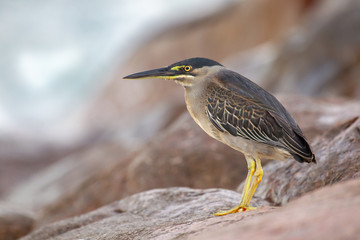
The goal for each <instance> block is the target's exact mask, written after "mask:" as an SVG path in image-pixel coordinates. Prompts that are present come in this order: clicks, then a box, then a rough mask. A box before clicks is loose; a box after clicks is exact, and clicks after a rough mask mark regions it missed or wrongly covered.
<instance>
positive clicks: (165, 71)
mask: <svg viewBox="0 0 360 240" xmlns="http://www.w3.org/2000/svg"><path fill="white" fill-rule="evenodd" d="M176 75H177V72H176V71H174V70H169V68H168V67H164V68H158V69H153V70H148V71H144V72H138V73H134V74H130V75H128V76H126V77H124V79H145V78H164V79H171V78H173V77H174V76H176Z"/></svg>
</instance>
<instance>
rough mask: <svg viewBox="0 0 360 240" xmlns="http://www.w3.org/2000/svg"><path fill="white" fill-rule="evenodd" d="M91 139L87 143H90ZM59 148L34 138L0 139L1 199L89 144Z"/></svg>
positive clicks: (14, 137) (2, 137) (13, 137)
mask: <svg viewBox="0 0 360 240" xmlns="http://www.w3.org/2000/svg"><path fill="white" fill-rule="evenodd" d="M91 140H92V139H91V138H89V139H88V140H87V141H88V142H90V141H91ZM88 142H83V143H81V144H78V145H72V146H70V145H69V146H57V145H54V144H51V143H48V142H45V141H35V140H34V139H32V138H27V137H24V136H22V137H20V136H12V137H9V136H7V137H4V136H1V137H0V166H1V167H0V197H1V196H3V195H6V193H8V192H10V191H13V190H14V189H15V188H16V186H17V185H18V184H19V183H21V182H22V181H24V180H25V179H28V178H29V177H30V176H32V175H34V174H35V173H36V172H38V171H40V170H41V169H44V168H46V167H47V166H49V165H51V164H52V163H54V162H56V161H57V160H58V159H61V158H63V157H64V156H66V155H67V154H70V153H72V152H75V151H78V150H80V149H82V148H83V147H84V145H86V144H88Z"/></svg>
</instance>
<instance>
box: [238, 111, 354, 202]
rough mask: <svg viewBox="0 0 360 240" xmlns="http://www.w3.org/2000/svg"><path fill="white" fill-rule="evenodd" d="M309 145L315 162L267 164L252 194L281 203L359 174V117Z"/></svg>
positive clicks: (240, 187) (335, 128) (331, 130)
mask: <svg viewBox="0 0 360 240" xmlns="http://www.w3.org/2000/svg"><path fill="white" fill-rule="evenodd" d="M359 115H360V114H359ZM312 146H313V150H314V152H315V155H316V159H317V164H306V163H304V164H301V163H298V162H296V161H293V160H292V161H286V162H272V163H269V164H268V165H267V166H265V167H264V177H263V181H262V183H261V184H260V185H259V187H258V189H257V191H256V193H255V196H258V197H259V198H262V199H266V200H268V201H269V202H271V203H272V204H274V205H279V204H280V205H283V204H286V203H287V202H288V201H291V200H292V199H294V198H296V197H299V196H301V195H303V194H304V193H306V192H309V191H312V190H314V189H317V188H321V187H323V186H325V185H328V184H333V183H335V182H339V181H344V180H348V179H351V178H356V177H360V161H359V156H360V117H356V118H353V119H351V120H348V121H347V122H345V123H343V124H341V125H339V126H335V127H334V128H332V129H330V130H329V131H328V132H326V133H325V134H324V135H322V136H321V137H319V138H317V139H316V141H315V142H314V143H313V145H312ZM240 189H242V185H241V186H239V188H238V191H240Z"/></svg>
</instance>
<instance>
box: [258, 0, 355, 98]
mask: <svg viewBox="0 0 360 240" xmlns="http://www.w3.org/2000/svg"><path fill="white" fill-rule="evenodd" d="M359 8H360V2H359V1H357V0H344V1H337V0H325V1H318V2H317V3H316V4H315V5H314V7H313V9H312V10H311V11H309V12H308V14H306V15H304V18H303V20H302V21H301V22H300V24H299V25H297V26H296V28H294V29H293V31H292V32H290V33H289V34H288V37H287V38H285V40H284V41H283V42H281V43H279V45H278V47H277V49H276V53H275V54H274V55H273V57H274V59H273V61H271V63H270V66H267V69H269V71H268V72H267V73H266V74H264V75H263V76H264V78H266V80H265V79H263V80H260V81H261V82H263V83H264V86H265V87H266V88H267V89H269V90H272V91H278V92H294V93H298V94H305V95H310V96H316V97H320V96H321V97H323V96H330V95H333V96H334V95H335V96H345V97H350V98H360V82H359V78H360V71H359V66H360V61H359V57H358V56H359V54H360V32H359V31H354V29H359V28H360V15H359V14H358V12H359Z"/></svg>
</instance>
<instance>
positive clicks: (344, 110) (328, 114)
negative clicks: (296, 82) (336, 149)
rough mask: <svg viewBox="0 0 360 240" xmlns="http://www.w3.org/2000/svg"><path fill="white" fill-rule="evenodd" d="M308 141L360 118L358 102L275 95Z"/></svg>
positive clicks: (332, 98) (359, 103)
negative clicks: (348, 121)
mask: <svg viewBox="0 0 360 240" xmlns="http://www.w3.org/2000/svg"><path fill="white" fill-rule="evenodd" d="M276 96H277V98H278V99H279V101H280V102H281V103H283V105H284V106H285V108H286V109H287V110H288V111H289V112H290V113H291V115H292V116H293V117H294V119H295V120H296V122H297V123H298V124H299V126H300V127H301V130H302V131H303V133H304V134H305V136H306V138H307V139H308V140H310V141H312V140H314V139H315V138H316V137H318V136H320V135H321V134H323V133H324V132H326V131H327V130H329V129H331V128H333V127H334V126H337V125H340V124H342V123H343V122H345V121H347V120H350V119H352V118H355V117H358V116H360V101H353V100H346V99H342V98H334V97H331V98H330V97H329V98H323V99H314V98H309V97H306V96H301V95H284V94H282V95H276Z"/></svg>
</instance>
